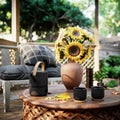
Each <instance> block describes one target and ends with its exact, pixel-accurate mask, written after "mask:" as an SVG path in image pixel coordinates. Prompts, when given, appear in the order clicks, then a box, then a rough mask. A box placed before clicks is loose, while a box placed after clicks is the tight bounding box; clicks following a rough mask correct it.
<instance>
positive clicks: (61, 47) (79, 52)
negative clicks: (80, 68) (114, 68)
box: [55, 26, 94, 64]
mask: <svg viewBox="0 0 120 120" xmlns="http://www.w3.org/2000/svg"><path fill="white" fill-rule="evenodd" d="M93 42H94V40H93V38H92V37H91V36H89V35H88V34H86V32H85V31H84V30H83V29H81V28H80V27H78V26H77V27H67V28H65V29H63V28H62V29H60V31H59V36H58V38H57V40H56V42H55V50H56V51H55V52H56V59H57V61H58V62H60V63H62V64H64V63H67V62H68V61H74V62H77V63H83V62H84V61H85V60H86V59H87V58H88V57H89V56H90V54H91V45H92V43H93Z"/></svg>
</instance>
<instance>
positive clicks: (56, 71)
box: [26, 64, 61, 77]
mask: <svg viewBox="0 0 120 120" xmlns="http://www.w3.org/2000/svg"><path fill="white" fill-rule="evenodd" d="M26 67H27V69H28V71H29V72H32V71H33V69H34V66H30V65H26ZM60 69H61V65H60V64H57V66H55V67H47V68H46V69H45V71H46V72H47V73H48V77H60V76H61V72H60ZM40 70H41V68H40V67H39V68H38V71H40Z"/></svg>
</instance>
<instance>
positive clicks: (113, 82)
mask: <svg viewBox="0 0 120 120" xmlns="http://www.w3.org/2000/svg"><path fill="white" fill-rule="evenodd" d="M117 85H118V82H117V81H116V80H110V81H108V82H107V83H106V84H105V86H106V87H111V88H113V87H116V86H117Z"/></svg>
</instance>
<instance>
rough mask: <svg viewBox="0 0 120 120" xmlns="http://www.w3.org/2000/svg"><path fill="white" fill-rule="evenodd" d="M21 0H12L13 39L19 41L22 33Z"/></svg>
mask: <svg viewBox="0 0 120 120" xmlns="http://www.w3.org/2000/svg"><path fill="white" fill-rule="evenodd" d="M19 24H20V0H12V39H13V41H15V42H17V43H18V42H19V35H20V25H19Z"/></svg>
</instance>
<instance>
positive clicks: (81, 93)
mask: <svg viewBox="0 0 120 120" xmlns="http://www.w3.org/2000/svg"><path fill="white" fill-rule="evenodd" d="M86 97H87V89H86V88H84V87H74V89H73V98H74V99H75V100H80V101H82V100H85V99H86Z"/></svg>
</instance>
